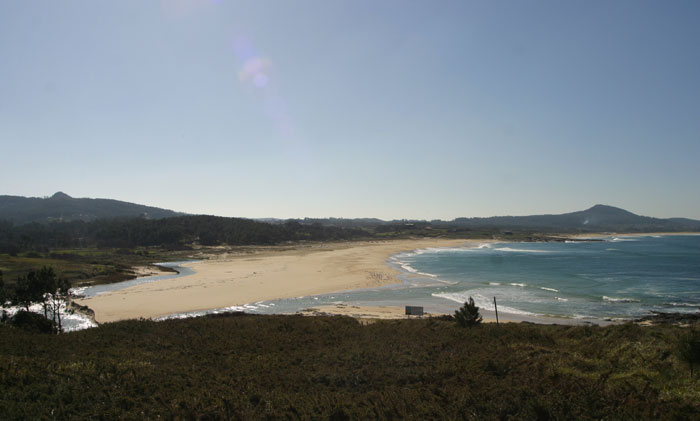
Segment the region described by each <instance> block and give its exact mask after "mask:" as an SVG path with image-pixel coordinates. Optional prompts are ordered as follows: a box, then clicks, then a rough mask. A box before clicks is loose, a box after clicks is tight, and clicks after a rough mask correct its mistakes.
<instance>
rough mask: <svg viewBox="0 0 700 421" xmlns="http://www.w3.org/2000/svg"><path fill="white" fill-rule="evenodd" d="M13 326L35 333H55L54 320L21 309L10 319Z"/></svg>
mask: <svg viewBox="0 0 700 421" xmlns="http://www.w3.org/2000/svg"><path fill="white" fill-rule="evenodd" d="M10 324H12V325H13V326H15V327H17V328H20V329H23V330H26V331H29V332H35V333H53V332H54V328H53V322H51V320H49V319H47V318H46V317H44V316H42V315H41V314H37V313H32V312H31V311H24V310H20V311H18V312H17V314H15V315H14V316H13V317H12V319H10Z"/></svg>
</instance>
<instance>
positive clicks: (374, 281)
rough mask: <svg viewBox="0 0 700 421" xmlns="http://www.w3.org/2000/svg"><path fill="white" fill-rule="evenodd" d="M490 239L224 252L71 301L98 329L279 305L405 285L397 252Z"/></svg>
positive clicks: (344, 244)
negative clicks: (392, 261)
mask: <svg viewBox="0 0 700 421" xmlns="http://www.w3.org/2000/svg"><path fill="white" fill-rule="evenodd" d="M485 242H493V240H483V239H479V240H474V239H409V240H387V241H363V242H339V243H319V244H311V245H297V246H295V247H292V248H289V247H287V248H284V247H282V248H280V247H270V248H264V247H263V248H259V249H258V251H256V252H253V253H249V254H235V255H231V254H228V253H224V254H221V255H216V256H212V257H211V259H210V260H205V261H200V262H196V263H187V264H185V265H182V266H185V267H189V268H192V269H194V270H195V273H194V274H191V275H187V276H183V277H177V278H172V279H164V280H159V281H154V282H150V283H145V284H140V285H135V286H132V287H128V288H125V289H121V290H117V291H112V292H108V293H104V294H101V295H98V296H95V297H90V298H81V299H75V300H74V301H75V302H76V303H77V304H79V305H83V306H88V307H89V308H90V309H91V310H93V311H94V312H95V320H96V321H97V322H98V323H106V322H113V321H118V320H125V319H135V318H153V319H155V318H159V317H164V316H168V315H171V314H176V313H194V312H199V311H207V310H213V309H217V308H226V307H233V306H242V305H245V304H249V303H253V302H260V301H270V300H276V299H287V298H296V297H303V296H314V295H320V294H327V293H334V292H338V291H348V290H355V289H363V288H376V287H380V286H386V285H391V284H400V283H401V282H402V281H401V279H400V278H399V275H402V274H403V272H401V271H399V270H398V269H397V268H394V267H392V266H390V265H389V264H387V260H388V259H389V257H391V256H392V255H394V254H397V253H400V252H406V251H412V250H416V249H421V248H432V247H457V246H466V245H470V244H472V245H478V244H483V243H485Z"/></svg>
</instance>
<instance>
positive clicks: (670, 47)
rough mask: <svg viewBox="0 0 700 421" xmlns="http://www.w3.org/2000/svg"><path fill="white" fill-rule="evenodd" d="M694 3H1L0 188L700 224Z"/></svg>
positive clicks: (228, 211)
mask: <svg viewBox="0 0 700 421" xmlns="http://www.w3.org/2000/svg"><path fill="white" fill-rule="evenodd" d="M699 20H700V3H698V2H694V1H674V2H671V3H661V2H656V1H632V0H621V1H616V2H579V3H572V2H556V1H533V2H499V3H494V2H473V1H445V2H440V3H438V4H434V3H419V2H409V3H406V2H399V1H393V0H390V1H386V2H381V3H376V2H370V1H353V2H350V1H338V2H320V1H311V0H298V1H293V2H279V3H266V2H256V1H240V2H227V1H225V0H218V1H217V0H173V1H157V2H142V1H135V0H128V1H122V2H113V3H112V2H105V3H94V2H90V3H87V2H80V1H72V0H71V1H62V2H60V3H59V2H51V1H36V2H2V3H0V57H2V61H3V65H2V66H0V145H1V146H2V151H3V154H2V157H3V160H2V165H0V194H8V195H18V196H33V197H43V196H46V195H48V196H50V195H52V194H53V193H55V192H56V191H63V192H65V193H67V194H69V195H71V196H72V197H93V198H109V199H117V200H123V201H127V202H133V203H139V204H145V205H149V206H157V207H161V208H166V209H173V210H176V211H181V212H187V213H198V214H214V215H220V216H238V217H249V218H268V217H269V218H303V217H311V218H314V217H321V218H322V217H346V218H361V217H372V218H381V219H404V218H405V219H426V220H431V219H443V220H451V219H454V218H456V217H462V216H466V217H488V216H504V215H535V214H558V213H566V212H572V211H579V210H584V209H588V208H590V207H591V206H593V205H595V204H599V203H600V204H608V205H610V206H616V207H620V208H623V209H626V210H629V211H631V212H633V213H636V214H639V215H645V216H653V217H659V218H668V217H687V218H693V219H700V194H698V193H699V189H698V185H697V180H700V165H698V164H697V161H698V158H700V118H699V117H700V115H699V111H700V78H698V76H697V75H699V74H700V49H698V48H697V45H696V44H697V40H698V39H700V26H699V25H697V22H698V21H699Z"/></svg>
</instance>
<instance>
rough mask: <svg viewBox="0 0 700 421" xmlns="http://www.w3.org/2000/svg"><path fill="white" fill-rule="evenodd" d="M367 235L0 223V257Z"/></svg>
mask: <svg viewBox="0 0 700 421" xmlns="http://www.w3.org/2000/svg"><path fill="white" fill-rule="evenodd" d="M369 235H370V234H369V233H368V232H367V231H365V230H362V229H359V228H341V227H330V226H323V225H321V224H301V223H299V222H296V221H288V222H286V223H284V224H270V223H265V222H258V221H254V220H250V219H243V218H225V217H217V216H205V215H195V216H179V217H173V218H165V219H156V220H153V219H143V218H127V219H125V218H121V219H102V220H97V221H92V222H83V221H72V222H53V223H49V224H39V223H31V224H24V225H14V224H12V223H10V222H7V221H0V253H10V254H11V253H17V252H23V251H32V250H36V251H40V250H48V249H52V248H69V247H120V248H129V247H138V246H164V247H182V246H185V245H189V244H192V243H198V244H201V245H207V246H213V245H220V244H228V245H271V244H279V243H283V242H287V241H302V240H309V241H327V240H349V239H356V238H363V237H367V236H369Z"/></svg>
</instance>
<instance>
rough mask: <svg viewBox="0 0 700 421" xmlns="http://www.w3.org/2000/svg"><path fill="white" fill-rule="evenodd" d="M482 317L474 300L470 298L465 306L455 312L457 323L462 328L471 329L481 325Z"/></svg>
mask: <svg viewBox="0 0 700 421" xmlns="http://www.w3.org/2000/svg"><path fill="white" fill-rule="evenodd" d="M481 320H482V318H481V315H480V314H479V307H477V306H476V304H474V299H473V298H472V297H469V300H468V301H467V302H465V303H464V306H462V308H460V309H459V310H457V311H455V321H457V324H458V325H460V326H462V327H471V326H474V325H477V324H479V323H481Z"/></svg>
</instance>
